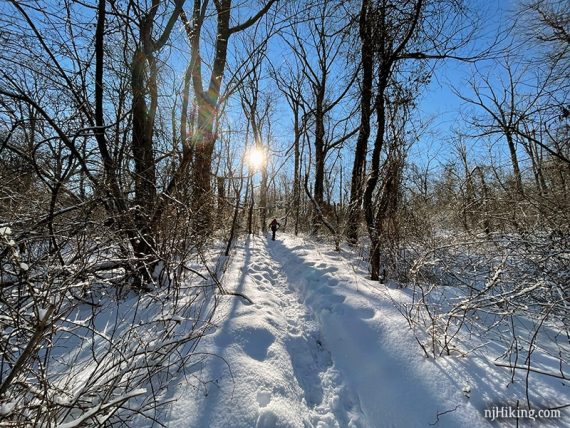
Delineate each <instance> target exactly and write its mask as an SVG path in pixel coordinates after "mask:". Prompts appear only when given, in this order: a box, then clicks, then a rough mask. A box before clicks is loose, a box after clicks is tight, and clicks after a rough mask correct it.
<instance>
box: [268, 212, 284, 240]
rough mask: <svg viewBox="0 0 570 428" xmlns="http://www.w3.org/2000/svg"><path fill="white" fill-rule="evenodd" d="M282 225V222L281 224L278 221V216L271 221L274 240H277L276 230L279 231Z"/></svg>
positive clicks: (272, 238)
mask: <svg viewBox="0 0 570 428" xmlns="http://www.w3.org/2000/svg"><path fill="white" fill-rule="evenodd" d="M280 226H281V224H279V222H278V221H277V219H276V218H274V219H273V221H272V222H271V223H269V227H270V228H271V231H272V232H273V236H272V237H271V240H272V241H275V232H277V229H279V227H280Z"/></svg>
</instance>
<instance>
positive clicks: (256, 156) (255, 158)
mask: <svg viewBox="0 0 570 428" xmlns="http://www.w3.org/2000/svg"><path fill="white" fill-rule="evenodd" d="M247 163H248V165H249V166H250V167H251V168H252V169H261V168H262V167H263V165H265V150H263V148H261V147H252V148H251V149H249V151H248V153H247Z"/></svg>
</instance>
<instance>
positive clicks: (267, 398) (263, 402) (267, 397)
mask: <svg viewBox="0 0 570 428" xmlns="http://www.w3.org/2000/svg"><path fill="white" fill-rule="evenodd" d="M270 402H271V392H269V391H267V390H266V389H260V390H259V391H257V404H259V407H266V406H267V405H268V404H269V403H270Z"/></svg>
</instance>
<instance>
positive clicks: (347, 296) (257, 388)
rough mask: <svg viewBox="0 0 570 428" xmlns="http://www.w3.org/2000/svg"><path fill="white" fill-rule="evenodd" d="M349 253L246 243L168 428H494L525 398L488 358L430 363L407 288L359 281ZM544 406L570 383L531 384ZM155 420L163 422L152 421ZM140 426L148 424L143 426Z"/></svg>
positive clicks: (175, 388)
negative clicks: (406, 306) (494, 419)
mask: <svg viewBox="0 0 570 428" xmlns="http://www.w3.org/2000/svg"><path fill="white" fill-rule="evenodd" d="M364 278H365V276H364V272H361V271H359V270H358V269H357V268H355V267H354V264H353V263H352V261H351V257H350V254H348V253H346V252H344V253H341V254H339V253H335V252H332V251H328V252H327V251H326V250H324V249H323V246H320V245H318V244H315V243H311V242H308V241H305V240H303V239H301V238H295V237H292V236H287V235H284V234H282V235H281V236H280V237H278V239H277V240H276V241H271V240H269V239H265V238H263V237H251V238H248V239H247V241H245V242H243V243H241V244H239V245H238V246H237V248H236V249H235V252H234V255H233V258H232V260H231V262H230V264H229V267H228V270H227V272H226V274H225V276H224V279H223V282H224V287H225V289H227V290H230V291H234V292H237V293H242V294H245V295H246V296H248V297H249V298H250V299H251V300H252V301H253V304H249V303H248V302H247V301H246V300H245V299H241V298H239V297H235V296H223V297H222V298H221V300H220V303H219V307H218V309H217V313H216V317H215V319H214V323H215V324H216V325H217V328H216V329H215V330H213V332H212V333H211V334H209V335H207V336H206V337H205V338H204V339H202V341H201V342H200V345H199V347H198V349H197V352H198V353H199V354H201V355H202V356H203V358H201V360H200V361H199V362H197V363H195V364H193V365H192V366H191V367H189V368H188V369H187V370H186V373H185V374H184V376H181V378H180V379H179V380H178V381H173V382H171V383H170V386H169V389H168V391H167V392H166V393H165V395H164V396H163V397H162V399H163V400H173V403H172V404H171V405H170V406H169V407H168V409H167V410H166V411H164V414H162V415H159V416H158V419H159V420H161V421H162V422H163V423H164V424H165V425H167V426H169V427H229V426H231V427H391V426H402V427H404V426H405V427H420V426H430V425H433V424H436V426H438V427H457V426H462V425H464V426H469V427H483V426H490V421H489V420H488V419H485V418H484V410H485V409H487V408H489V407H490V406H492V405H496V404H497V403H501V404H504V405H507V404H514V403H515V401H513V400H516V399H521V402H522V401H524V388H522V387H521V386H520V385H518V386H517V385H509V383H510V372H509V371H508V370H506V369H504V368H498V367H496V366H494V365H493V362H492V361H491V359H490V358H489V357H488V356H486V355H484V354H482V353H481V354H477V353H474V354H473V355H472V356H471V357H469V358H461V357H441V358H438V359H427V358H425V357H424V354H423V352H421V350H420V348H419V346H418V345H417V343H416V341H415V338H414V336H413V333H412V331H411V330H410V328H409V326H408V324H407V322H406V320H405V319H404V317H402V315H401V314H400V313H399V312H398V311H397V309H396V307H395V306H394V305H393V301H400V302H405V301H406V299H408V295H407V293H406V291H405V290H400V289H395V288H389V287H386V286H384V285H382V284H378V283H377V282H376V283H374V282H371V281H368V280H366V279H364ZM535 385H536V388H537V393H538V394H539V395H540V396H542V397H543V399H544V400H545V402H550V403H551V404H552V403H554V404H555V405H561V404H566V403H564V402H563V397H564V394H565V393H566V394H567V387H566V386H564V385H562V384H561V383H560V382H557V381H550V383H549V382H543V383H541V382H539V381H537V383H536V384H535ZM507 388H508V389H507ZM153 416H156V415H153ZM140 424H141V425H144V421H140Z"/></svg>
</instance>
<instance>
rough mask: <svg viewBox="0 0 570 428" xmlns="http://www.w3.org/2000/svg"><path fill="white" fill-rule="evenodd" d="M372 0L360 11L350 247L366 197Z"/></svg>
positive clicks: (370, 83) (347, 232)
mask: <svg viewBox="0 0 570 428" xmlns="http://www.w3.org/2000/svg"><path fill="white" fill-rule="evenodd" d="M368 4H369V0H364V1H363V2H362V9H361V11H360V40H361V54H362V82H361V85H362V93H361V98H360V129H359V132H358V139H357V142H356V151H355V153H354V164H353V167H352V179H351V182H350V203H349V207H348V225H347V229H346V236H347V240H348V243H349V244H350V245H356V244H357V243H358V226H359V224H360V213H361V205H362V196H363V194H362V193H363V177H364V168H365V164H366V151H367V148H368V138H369V137H370V117H371V102H372V82H373V68H374V67H373V49H372V39H371V35H370V33H369V29H368Z"/></svg>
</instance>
